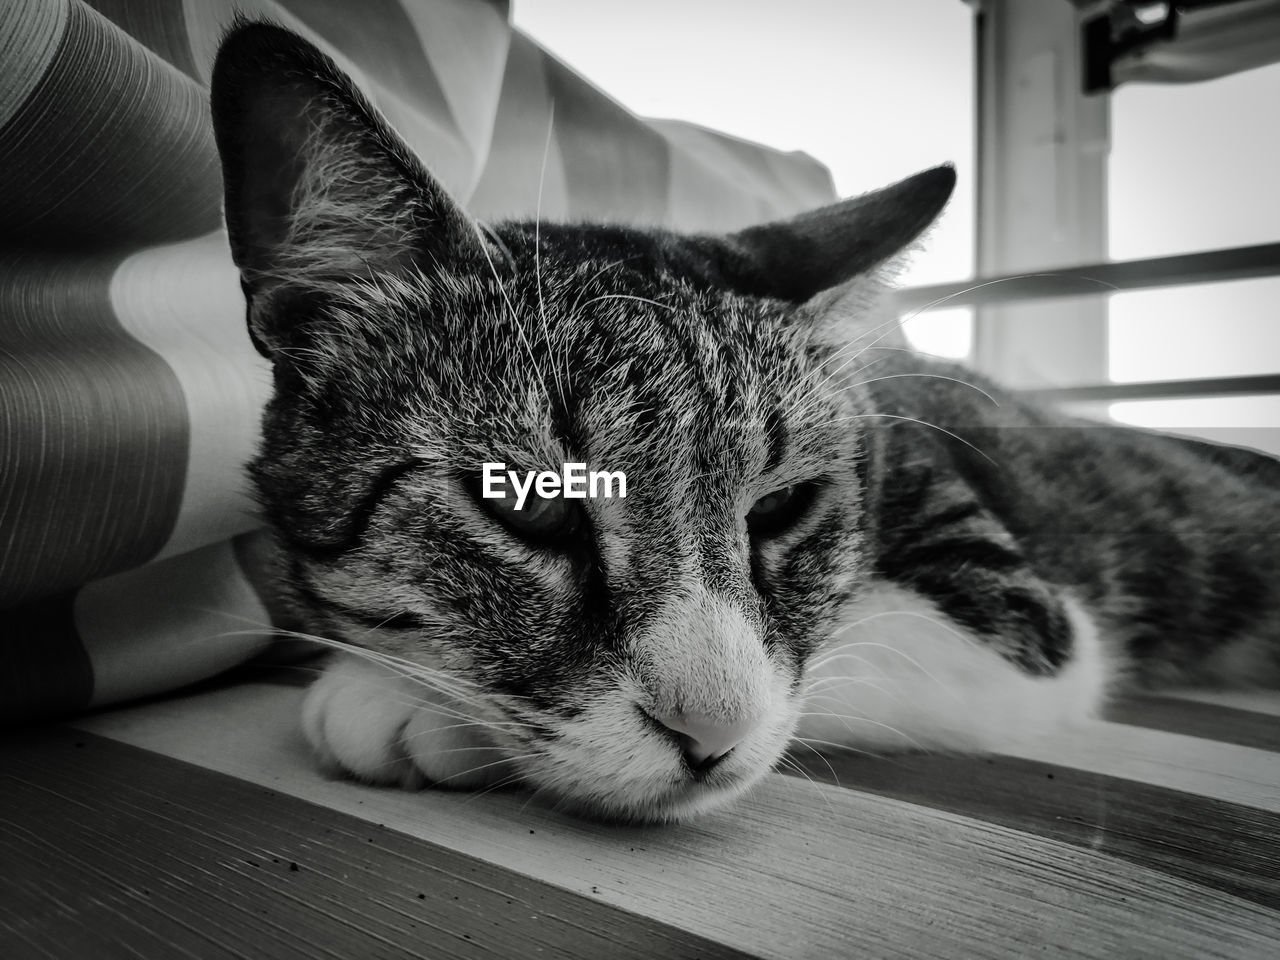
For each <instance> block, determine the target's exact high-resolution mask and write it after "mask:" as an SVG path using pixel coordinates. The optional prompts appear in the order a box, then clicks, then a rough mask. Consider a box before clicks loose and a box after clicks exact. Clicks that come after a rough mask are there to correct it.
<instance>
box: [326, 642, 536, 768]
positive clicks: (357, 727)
mask: <svg viewBox="0 0 1280 960" xmlns="http://www.w3.org/2000/svg"><path fill="white" fill-rule="evenodd" d="M302 729H303V732H304V733H305V734H306V737H307V740H308V741H310V743H311V746H312V747H313V748H314V749H315V751H316V754H317V755H318V757H319V759H320V762H321V764H322V765H323V766H325V767H326V768H328V769H329V770H330V771H332V772H335V773H339V774H342V775H345V776H350V777H354V778H356V779H358V780H363V781H365V782H367V783H375V784H388V785H393V786H403V787H408V788H409V789H418V788H421V787H424V786H439V787H445V788H457V789H476V788H479V787H484V786H489V785H492V784H496V783H498V782H499V781H502V780H509V779H511V778H512V777H513V776H514V773H515V771H514V770H513V768H512V767H511V764H510V763H509V761H507V760H506V752H505V751H504V750H503V749H501V748H500V747H498V746H497V745H496V744H494V742H493V740H492V739H491V738H490V737H489V735H488V732H487V730H486V728H485V727H484V725H483V724H481V723H478V722H477V721H476V720H475V719H474V717H473V715H472V712H471V711H469V710H467V709H466V708H465V707H464V706H463V705H461V704H459V703H458V702H457V701H456V700H453V699H452V698H450V697H448V696H447V695H445V694H442V693H440V692H439V691H437V690H434V689H431V688H429V687H427V686H425V685H423V684H421V683H418V682H415V681H413V680H410V679H407V678H405V677H404V676H401V675H400V674H398V673H396V672H394V671H393V670H391V669H389V668H387V667H383V666H381V665H379V664H375V663H372V662H370V661H369V660H367V659H365V658H363V657H359V656H355V655H348V654H340V655H339V656H338V657H336V658H335V659H334V661H333V662H332V663H331V664H330V665H329V667H328V668H327V669H326V670H325V672H324V673H323V674H322V675H321V676H320V678H319V679H318V680H317V681H316V682H315V684H313V685H312V687H311V689H310V690H309V691H308V692H307V696H306V699H305V700H304V701H303V704H302Z"/></svg>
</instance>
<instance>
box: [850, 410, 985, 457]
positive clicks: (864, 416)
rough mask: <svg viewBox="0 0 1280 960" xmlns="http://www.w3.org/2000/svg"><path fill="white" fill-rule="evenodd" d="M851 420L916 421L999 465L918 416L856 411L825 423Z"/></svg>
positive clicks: (981, 451)
mask: <svg viewBox="0 0 1280 960" xmlns="http://www.w3.org/2000/svg"><path fill="white" fill-rule="evenodd" d="M851 420H900V421H905V422H908V423H916V424H919V425H920V426H922V427H928V428H929V429H930V430H937V431H938V432H939V433H945V434H946V435H947V436H948V437H950V438H951V439H952V440H956V441H959V442H960V443H963V444H964V445H965V446H966V447H968V448H969V449H970V450H972V451H973V452H974V453H976V454H978V456H980V457H982V458H983V459H984V460H986V461H988V462H989V463H990V464H991V465H992V466H997V467H998V466H999V464H998V463H996V461H995V460H992V459H991V457H989V456H988V455H987V454H986V452H985V451H983V450H979V449H978V448H977V447H975V446H974V445H973V444H972V443H970V442H969V441H968V440H966V439H965V438H964V437H961V436H957V435H956V434H954V433H952V432H951V431H950V430H948V429H946V428H945V427H940V426H938V425H937V424H936V423H929V421H927V420H921V419H919V418H918V417H905V416H901V415H899V414H896V413H858V414H853V415H852V416H848V417H835V418H833V419H831V420H828V421H827V424H835V423H846V422H848V421H851Z"/></svg>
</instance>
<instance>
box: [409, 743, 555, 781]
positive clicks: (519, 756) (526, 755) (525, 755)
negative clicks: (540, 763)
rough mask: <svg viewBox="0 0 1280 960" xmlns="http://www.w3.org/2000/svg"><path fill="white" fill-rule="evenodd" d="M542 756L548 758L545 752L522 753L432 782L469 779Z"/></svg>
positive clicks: (478, 765) (469, 768)
mask: <svg viewBox="0 0 1280 960" xmlns="http://www.w3.org/2000/svg"><path fill="white" fill-rule="evenodd" d="M542 756H546V751H545V750H539V751H536V752H534V753H521V754H516V755H514V756H506V757H503V758H501V759H500V760H493V761H490V762H489V763H481V764H477V765H476V766H474V767H468V768H467V769H466V770H459V771H458V772H457V773H451V774H449V776H447V777H441V778H440V779H438V780H434V781H432V782H433V783H438V784H443V783H448V782H449V781H450V780H457V779H458V778H459V777H468V776H470V775H471V774H473V773H479V772H480V771H482V770H489V769H491V768H493V767H498V766H502V765H503V764H508V763H515V762H517V761H520V760H536V759H537V758H538V757H542Z"/></svg>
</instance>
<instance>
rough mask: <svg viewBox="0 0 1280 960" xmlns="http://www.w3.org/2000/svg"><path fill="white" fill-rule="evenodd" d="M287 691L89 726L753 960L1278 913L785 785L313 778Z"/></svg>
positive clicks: (1029, 836) (990, 948)
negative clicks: (694, 793) (583, 790)
mask: <svg viewBox="0 0 1280 960" xmlns="http://www.w3.org/2000/svg"><path fill="white" fill-rule="evenodd" d="M299 697H300V691H298V690H296V689H282V688H271V687H265V686H246V687H242V688H238V689H236V690H232V691H218V692H213V693H209V694H204V695H201V696H198V697H190V698H185V699H183V700H181V701H175V702H172V703H164V704H152V705H150V706H149V707H147V708H145V709H141V710H136V711H125V712H119V713H116V714H113V715H110V716H103V717H99V718H96V719H94V720H92V721H88V722H86V724H85V725H86V726H88V727H91V728H92V729H94V730H96V731H98V732H99V733H102V734H104V735H107V736H111V737H114V738H118V739H120V740H122V741H124V742H129V743H134V744H136V745H139V746H143V747H145V748H147V749H150V750H156V751H159V752H160V753H164V754H170V755H174V756H180V757H184V758H186V759H189V760H191V761H193V762H195V763H198V764H200V765H202V766H205V767H208V768H210V769H214V770H219V771H221V772H225V773H228V774H231V775H234V776H236V777H239V778H242V779H245V780H248V781H252V782H256V783H259V784H261V785H264V786H270V787H272V788H274V789H276V790H280V791H282V792H286V793H289V794H292V795H295V796H300V797H306V798H307V799H309V800H312V801H314V802H316V803H320V804H323V805H324V806H326V807H329V808H331V809H335V810H339V811H342V812H345V813H348V814H351V815H352V816H355V817H358V818H360V819H364V820H367V821H369V822H372V823H381V824H385V825H386V826H387V827H389V828H391V829H392V830H394V831H397V832H399V833H404V834H407V835H410V836H415V837H419V838H421V839H425V840H428V841H430V842H432V843H436V844H439V845H441V846H444V847H448V848H451V849H454V850H456V851H458V852H460V853H465V854H467V855H469V856H473V857H476V858H478V859H481V860H485V861H488V862H490V863H493V864H497V865H499V866H501V867H503V868H505V869H508V870H512V871H515V872H517V873H522V874H525V875H527V876H529V877H533V878H536V879H539V880H542V881H545V882H547V883H550V884H553V885H557V886H561V887H563V888H564V889H566V890H570V891H573V892H575V893H578V894H580V895H582V896H587V897H598V898H599V899H600V900H602V901H604V902H609V903H615V904H618V905H620V906H622V907H624V908H625V909H626V910H628V911H630V912H634V913H636V914H640V915H643V916H646V917H650V918H652V919H654V920H656V921H659V922H660V923H662V924H666V925H669V926H671V927H675V928H679V929H682V930H686V931H690V932H697V933H699V934H702V935H704V936H706V937H708V938H710V939H712V940H715V941H717V942H719V943H723V944H727V945H729V946H731V947H734V948H736V949H739V950H742V951H743V952H748V953H751V954H754V955H756V956H759V957H769V958H789V957H805V956H811V957H838V956H864V955H874V956H884V957H893V956H902V957H967V956H975V957H977V956H981V957H1022V956H1025V955H1027V954H1028V953H1031V952H1035V953H1036V954H1037V955H1043V956H1073V957H1099V958H1102V957H1105V958H1111V957H1116V956H1125V957H1130V956H1152V957H1155V956H1159V957H1244V958H1260V957H1265V956H1270V955H1272V954H1274V953H1275V952H1276V951H1277V949H1280V913H1278V912H1277V911H1275V910H1272V909H1269V908H1267V907H1265V906H1262V905H1259V904H1258V903H1255V902H1249V901H1248V900H1246V899H1244V898H1241V897H1235V896H1232V895H1229V894H1227V893H1224V892H1223V891H1222V890H1220V889H1213V888H1210V887H1206V886H1203V885H1200V884H1196V883H1192V882H1189V881H1187V880H1185V879H1183V878H1180V877H1176V876H1171V875H1169V874H1168V873H1166V872H1164V871H1161V870H1156V869H1150V868H1146V867H1143V866H1141V865H1138V864H1135V863H1133V862H1130V861H1127V860H1124V859H1122V858H1118V857H1114V856H1110V855H1108V854H1107V853H1105V852H1098V851H1095V850H1093V849H1089V848H1087V847H1082V846H1079V845H1076V844H1071V843H1063V842H1060V841H1058V840H1055V839H1052V838H1046V837H1043V836H1037V835H1035V834H1034V833H1031V832H1025V831H1019V830H1015V829H1010V828H1009V827H1007V826H1004V825H1001V824H996V823H991V822H986V821H982V820H979V819H974V818H971V817H968V816H963V815H960V814H957V813H955V812H953V811H949V810H945V809H934V808H928V807H922V806H920V805H917V804H912V803H905V802H902V801H900V800H897V799H894V798H892V797H886V796H878V795H874V794H871V793H865V792H859V791H854V790H848V789H838V788H835V787H831V786H827V785H824V784H811V783H808V782H804V781H799V780H795V779H791V778H786V777H781V776H775V777H771V778H769V779H768V780H767V781H766V782H765V783H764V784H763V785H762V786H761V787H760V788H759V789H757V790H756V791H755V792H754V793H753V794H752V795H751V796H749V797H748V798H746V799H745V800H744V801H742V802H740V803H738V804H737V805H735V806H733V807H731V808H729V809H726V810H724V811H720V812H716V813H713V814H710V815H708V816H706V817H704V818H702V819H700V820H697V821H694V822H692V823H690V824H687V825H678V826H674V827H663V828H619V827H610V826H603V825H598V824H591V823H586V822H583V821H577V820H571V819H568V818H565V817H563V816H561V815H559V814H556V813H554V812H551V811H548V810H543V809H540V808H538V807H536V806H534V805H528V804H527V803H526V798H525V797H523V796H522V795H519V794H487V795H482V796H472V795H458V794H448V793H436V792H426V793H422V794H406V793H403V792H400V791H390V790H374V789H370V788H367V787H361V786H358V785H355V784H350V783H345V782H341V781H328V780H324V779H322V778H320V777H319V776H318V775H317V774H316V773H315V770H314V767H313V764H312V762H311V760H310V758H309V757H308V755H307V753H306V751H305V748H304V746H303V745H302V744H301V742H300V741H299V739H298V736H297V733H296V711H297V708H298V700H299Z"/></svg>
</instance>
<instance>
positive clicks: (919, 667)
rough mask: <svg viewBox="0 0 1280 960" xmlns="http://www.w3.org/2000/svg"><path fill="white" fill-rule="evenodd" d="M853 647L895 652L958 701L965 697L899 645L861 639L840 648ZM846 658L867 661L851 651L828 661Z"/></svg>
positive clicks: (834, 656)
mask: <svg viewBox="0 0 1280 960" xmlns="http://www.w3.org/2000/svg"><path fill="white" fill-rule="evenodd" d="M851 647H873V648H878V649H881V650H888V651H890V652H891V653H894V654H896V655H897V656H899V657H901V658H902V659H903V660H906V661H907V662H908V663H909V664H911V665H912V666H914V667H915V668H916V669H917V670H919V671H920V672H921V673H922V674H924V675H925V676H926V677H928V678H929V679H930V680H932V681H933V682H934V683H936V684H937V685H938V686H939V687H940V688H941V689H942V690H945V691H946V692H947V695H948V696H951V697H954V698H955V699H956V701H957V702H958V703H959V702H963V698H962V697H961V696H960V695H959V694H958V693H956V691H955V690H953V689H952V688H951V687H949V686H947V685H946V684H945V683H943V682H942V681H941V680H939V679H938V678H937V677H936V676H934V675H933V674H932V673H930V672H929V670H928V668H926V667H925V666H924V664H922V663H921V662H920V661H919V660H917V659H916V658H915V657H913V656H911V655H910V654H909V653H906V652H905V651H903V650H899V649H898V648H897V647H895V646H892V645H891V644H887V643H879V642H877V641H874V640H860V641H858V642H856V643H850V644H846V645H845V646H844V647H841V648H840V649H842V650H843V649H847V648H851ZM846 659H852V660H860V661H862V662H864V663H865V662H866V661H865V660H864V659H863V658H862V657H859V656H857V655H856V654H851V653H839V654H834V655H832V656H829V657H827V658H826V662H828V663H832V662H836V661H839V660H846Z"/></svg>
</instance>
